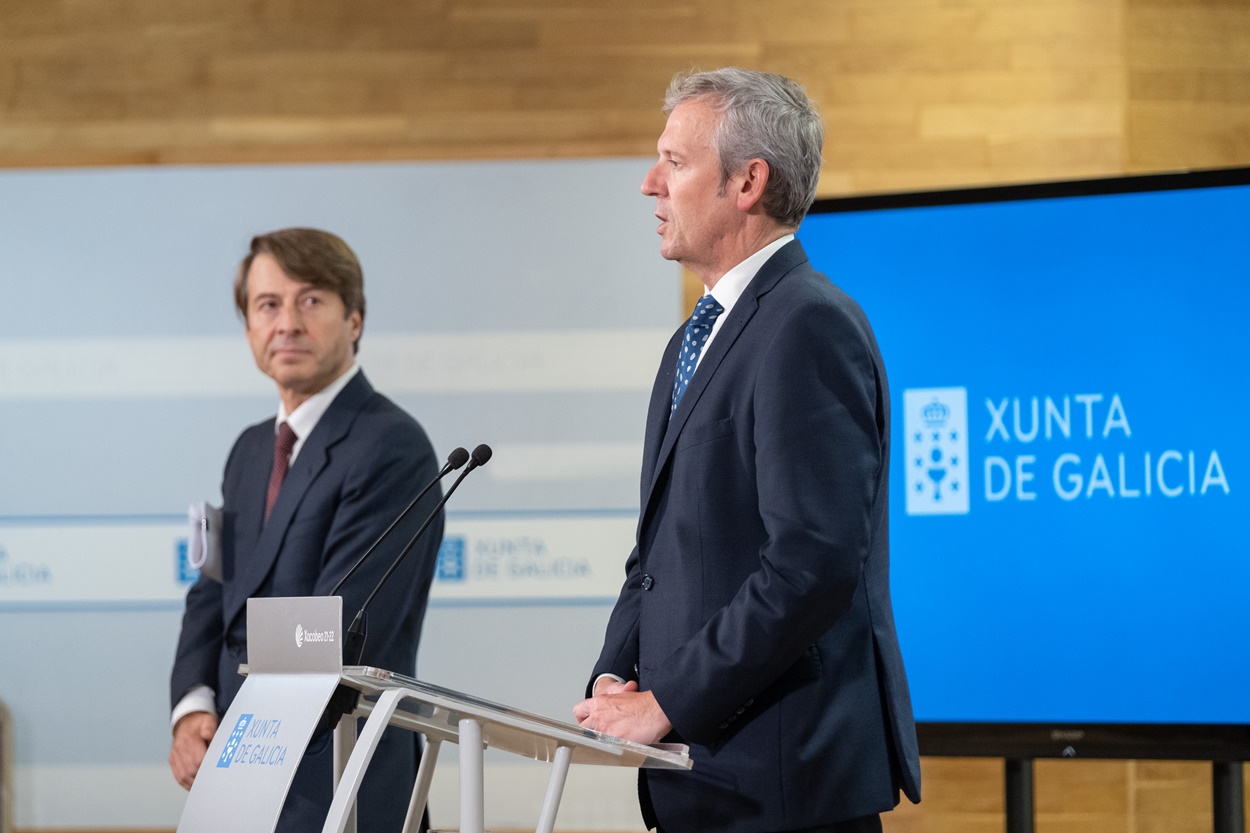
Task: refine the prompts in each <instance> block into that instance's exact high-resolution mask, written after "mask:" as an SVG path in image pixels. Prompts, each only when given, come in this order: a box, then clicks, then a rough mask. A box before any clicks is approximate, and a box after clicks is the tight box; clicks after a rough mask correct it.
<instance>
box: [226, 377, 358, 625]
mask: <svg viewBox="0 0 1250 833" xmlns="http://www.w3.org/2000/svg"><path fill="white" fill-rule="evenodd" d="M372 395H373V386H372V385H370V384H369V380H368V379H366V378H365V375H364V373H363V372H359V373H357V374H356V376H355V377H354V378H353V379H352V380H351V381H350V382H348V383H347V386H346V387H344V388H343V390H341V391H340V392H339V395H338V396H336V397H335V398H334V401H333V402H332V403H330V407H329V408H327V409H326V412H325V413H324V414H322V416H321V419H320V420H318V421H317V425H316V427H315V428H313V430H312V433H311V434H309V435H308V439H306V440H305V441H304V445H303V447H302V448H300V452H299V456H298V457H296V458H295V463H294V465H292V466H291V470H290V471H288V472H287V475H286V480H284V481H283V483H282V490H281V491H280V492H279V493H278V499H277V501H275V502H274V505H273V511H272V512H270V513H269V520H268V521H265V522H264V526H263V527H262V528H261V530H260V535H259V538H258V539H257V540H256V546H255V547H253V548H252V551H251V552H250V553H248V554H246V555H244V556H243V558H241V559H240V562H241V563H239V564H238V565H237V569H236V582H235V588H236V592H235V593H233V594H232V599H231V604H232V607H231V608H229V609H227V610H226V611H225V616H226V621H230V620H231V619H233V618H234V616H235V615H236V614H238V612H239V611H240V610H241V609H242V608H243V605H244V604H245V603H246V602H247V599H248V597H249V596H253V595H255V594H256V592H257V591H258V590H259V589H260V588H261V586H262V585H263V584H264V582H265V579H266V578H267V577H268V576H269V574H270V572H271V571H272V570H273V567H274V563H275V562H276V561H277V559H278V555H279V553H281V551H282V542H283V540H284V539H285V538H286V532H287V529H288V528H289V527H290V525H291V520H292V519H293V518H294V517H295V512H296V510H297V509H298V508H299V505H300V503H301V502H302V501H303V499H304V495H305V494H307V492H308V489H309V488H310V487H311V486H312V484H313V483H314V482H315V481H316V479H317V477H318V476H319V475H320V474H321V472H322V471H324V470H325V467H326V466H327V465H328V464H329V462H330V449H331V448H333V447H334V446H335V445H336V444H337V443H338V442H340V441H341V440H342V439H343V437H345V436H346V435H347V432H348V431H349V430H350V429H351V426H352V423H353V422H354V421H355V419H356V415H357V414H358V413H359V412H360V409H361V408H362V407H363V406H364V404H365V402H366V401H367V400H368V399H369V397H370V396H372ZM269 451H270V455H271V456H272V452H273V442H272V440H271V441H270V443H269ZM256 470H257V471H259V472H261V473H260V474H259V475H256V476H257V477H259V480H260V486H259V488H258V490H257V493H258V494H259V495H261V497H260V503H259V506H260V511H262V512H263V509H264V498H263V495H264V492H265V490H266V489H267V488H268V480H269V469H268V468H266V467H264V466H257V467H256ZM252 479H253V478H252V476H249V492H250V489H251V488H256V486H255V484H254V483H253V482H251V481H252Z"/></svg>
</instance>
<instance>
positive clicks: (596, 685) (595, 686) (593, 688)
mask: <svg viewBox="0 0 1250 833" xmlns="http://www.w3.org/2000/svg"><path fill="white" fill-rule="evenodd" d="M605 677H606V678H608V679H609V680H616V681H617V682H618V683H623V682H625V680H623V679H622V678H620V677H618V676H616V675H615V674H600V675H599V676H598V677H595V681H594V683H593V684H592V685H591V686H590V693H591V694H592V695H593V694H594V693H595V689H596V688H598V687H599V681H600V680H602V679H603V678H605Z"/></svg>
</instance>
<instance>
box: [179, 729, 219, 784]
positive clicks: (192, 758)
mask: <svg viewBox="0 0 1250 833" xmlns="http://www.w3.org/2000/svg"><path fill="white" fill-rule="evenodd" d="M216 732H217V715H215V714H212V713H211V712H191V713H190V714H188V715H187V716H185V717H183V718H182V719H181V720H179V721H178V723H177V724H176V725H175V726H174V742H173V744H172V745H171V746H170V747H169V769H170V770H171V771H172V772H173V773H174V778H175V779H176V780H177V781H178V783H179V784H181V785H182V787H183V789H188V790H189V789H191V784H192V783H194V781H195V773H197V772H199V771H200V762H201V761H203V760H204V753H206V752H208V744H209V743H210V742H211V741H212V739H213V735H214V734H215V733H216Z"/></svg>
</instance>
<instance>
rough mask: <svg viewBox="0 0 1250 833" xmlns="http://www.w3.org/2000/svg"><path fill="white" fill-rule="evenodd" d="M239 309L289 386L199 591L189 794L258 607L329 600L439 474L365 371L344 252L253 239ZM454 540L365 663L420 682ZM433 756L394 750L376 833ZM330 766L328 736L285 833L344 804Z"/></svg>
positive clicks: (179, 702)
mask: <svg viewBox="0 0 1250 833" xmlns="http://www.w3.org/2000/svg"><path fill="white" fill-rule="evenodd" d="M234 296H235V304H236V306H237V307H238V309H239V312H240V314H241V315H242V317H243V321H244V323H245V326H246V333H247V340H248V343H249V344H250V346H251V348H252V354H253V357H254V358H255V360H256V366H257V367H258V368H260V370H261V372H263V373H264V374H265V375H267V376H269V377H270V378H271V379H273V380H274V382H275V383H276V385H277V388H278V396H279V402H278V414H277V416H276V417H275V418H270V419H266V420H264V421H263V422H260V423H258V424H256V425H253V426H252V427H250V428H248V429H247V430H245V431H244V432H243V434H242V435H240V436H239V439H238V440H237V441H236V442H235V445H234V448H233V449H232V450H231V452H230V456H229V458H228V459H227V461H226V468H225V475H224V477H223V480H222V498H223V534H222V553H221V555H222V581H220V582H217V581H214V580H212V579H210V578H208V577H205V576H202V577H201V578H200V579H199V580H198V581H197V582H196V583H195V585H194V586H192V587H191V589H190V590H189V591H188V593H187V602H186V612H185V614H184V615H183V620H182V633H181V635H180V637H179V640H178V650H177V654H176V656H175V659H174V667H173V674H172V677H171V696H172V703H173V714H172V726H173V743H172V746H171V749H170V754H169V765H170V769H171V770H172V771H173V774H174V777H175V778H176V779H177V780H178V783H180V784H181V785H182V786H184V787H186V788H188V789H190V787H191V784H192V782H193V781H194V779H195V774H196V772H197V770H198V769H199V766H200V763H201V761H202V760H203V758H204V754H205V752H206V751H207V748H208V744H209V741H210V740H211V739H212V737H213V733H214V732H215V731H216V728H217V722H218V720H219V719H220V717H221V716H222V715H223V714H225V712H226V709H227V708H229V706H230V702H231V700H233V699H234V696H235V694H236V693H237V692H238V690H239V687H240V685H241V684H242V678H241V677H240V676H239V674H238V673H237V668H238V666H239V664H240V663H244V662H247V607H246V603H247V599H248V598H249V597H252V596H317V595H325V594H326V593H328V592H329V591H330V590H331V588H332V587H333V586H334V585H335V583H336V582H337V581H338V580H339V579H340V578H341V577H342V576H343V575H344V574H345V573H346V572H347V570H348V568H349V567H350V566H351V565H352V564H353V563H354V562H355V561H356V559H358V558H359V557H360V556H361V555H362V554H363V553H364V552H365V550H366V549H367V548H368V547H369V545H370V544H371V543H372V542H373V541H374V540H375V539H376V538H377V537H378V535H380V534H381V532H382V531H383V530H384V529H386V527H387V526H388V525H389V523H390V522H391V521H392V520H393V519H394V518H395V517H397V516H398V515H399V514H400V512H401V511H402V510H403V508H404V507H405V506H406V505H407V503H408V501H409V500H411V498H412V496H413V495H414V494H415V493H416V492H417V490H418V489H420V488H421V487H422V486H423V485H424V484H425V483H427V482H429V481H430V480H432V479H433V478H434V476H435V475H436V474H437V473H438V471H439V463H438V461H437V459H436V457H435V454H434V449H433V447H432V446H431V444H430V441H429V438H428V437H427V436H426V434H425V432H424V430H422V428H421V426H420V425H418V424H417V423H416V421H415V420H413V419H412V417H411V416H409V415H408V414H407V413H405V412H404V411H403V410H402V409H400V408H399V407H398V406H397V405H395V404H394V403H393V402H391V401H390V400H389V399H387V398H386V397H385V396H383V395H382V394H380V393H378V392H376V391H375V390H374V389H373V387H372V386H371V385H370V384H369V381H368V380H367V379H366V378H365V375H364V373H363V372H361V370H360V367H359V366H358V365H357V364H356V349H357V346H358V344H359V341H360V335H361V332H362V330H363V327H364V317H365V296H364V278H363V274H362V272H361V268H360V263H359V261H358V260H357V258H356V255H355V253H354V252H352V250H351V248H349V247H348V245H347V244H346V243H345V242H343V240H341V239H340V238H338V237H336V236H335V235H333V234H330V233H328V232H325V231H320V230H318V229H307V228H289V229H282V230H280V231H275V232H271V233H269V234H264V235H260V236H258V237H255V238H253V240H252V243H251V248H250V251H249V252H248V254H247V256H246V257H245V258H244V259H243V262H242V264H241V265H240V267H239V271H238V274H237V276H236V278H235V285H234ZM439 497H440V494H439V490H438V489H433V490H431V492H430V493H429V494H428V495H427V496H426V497H425V498H424V499H423V506H418V507H417V508H416V509H415V511H413V512H412V513H410V514H409V516H408V518H407V519H406V520H405V524H404V525H401V527H399V528H397V529H396V532H395V534H394V535H393V536H391V537H390V538H388V540H387V543H386V544H384V545H383V546H382V547H380V548H379V549H378V550H377V551H376V552H374V553H373V555H372V556H371V557H370V559H369V560H368V561H366V562H365V564H364V566H363V567H362V568H361V570H360V571H359V572H358V573H356V574H355V575H354V576H353V577H352V578H351V579H350V580H349V581H348V582H347V583H346V584H345V586H344V587H343V588H342V589H341V591H340V594H341V595H342V596H343V609H344V611H355V610H357V609H359V607H360V605H361V603H362V602H363V600H364V598H365V596H366V595H367V594H368V593H369V591H370V590H372V589H373V586H374V585H375V584H376V583H377V581H378V579H379V578H380V577H381V575H382V573H383V572H384V571H385V570H386V568H387V567H388V566H390V564H391V562H392V561H393V560H394V558H395V557H396V556H397V555H398V551H399V549H400V548H401V547H402V546H403V545H404V543H405V541H406V540H407V538H408V537H409V536H410V535H411V534H412V533H413V532H415V529H416V527H417V526H418V525H419V524H420V523H421V521H422V520H423V519H424V518H425V517H426V516H427V515H428V514H429V512H430V511H432V510H433V507H434V505H435V504H436V503H437V501H438V499H439ZM407 527H411V528H407ZM441 540H442V517H441V516H440V517H439V518H438V520H437V521H436V523H435V524H433V525H431V527H430V529H429V530H427V534H426V535H425V536H424V537H423V539H422V540H421V541H420V542H419V543H418V545H417V547H416V548H414V550H413V551H412V552H411V553H410V554H409V556H408V557H407V558H406V559H405V561H404V562H403V564H402V565H401V566H400V567H399V569H398V570H397V571H396V572H395V573H394V574H393V575H392V576H391V577H390V579H389V580H388V581H387V584H386V586H385V587H384V588H383V589H382V590H381V592H380V593H379V594H378V596H377V598H376V599H375V600H374V602H373V603H372V604H371V605H370V608H369V610H370V614H371V617H370V620H371V621H370V625H371V630H372V632H373V634H374V638H373V639H371V640H369V641H368V642H367V643H366V645H365V650H364V656H363V659H362V662H363V664H365V665H373V666H378V667H381V668H386V669H388V670H391V671H396V672H398V673H401V674H406V675H410V676H411V675H415V673H416V654H417V641H418V638H419V636H420V633H421V622H422V619H423V618H424V616H425V608H426V599H427V596H428V594H429V590H430V584H431V582H432V580H433V575H434V567H435V561H436V559H437V553H438V547H439V543H440V542H441ZM419 754H420V753H419V749H418V746H417V739H416V736H415V735H414V734H412V733H409V732H403V731H400V730H391V731H390V732H388V733H387V736H385V737H384V738H383V741H382V745H381V747H379V750H378V752H377V753H376V754H375V756H374V765H373V766H372V767H370V769H369V774H368V777H366V779H365V781H364V784H363V785H362V788H361V793H360V797H359V803H358V806H359V823H360V827H359V829H360V830H361V831H362V833H365V832H367V831H384V830H385V831H391V830H398V829H400V827H401V825H402V823H403V820H404V817H405V814H406V812H407V806H408V797H409V795H410V794H411V790H412V783H413V780H414V778H415V775H416V765H417V758H418V757H419ZM331 758H332V743H331V733H330V732H328V731H326V732H323V733H321V734H320V735H319V736H317V737H314V739H313V741H312V744H311V745H310V747H309V749H308V752H307V753H306V754H305V756H304V759H303V760H302V761H301V763H300V766H299V769H298V771H297V773H296V776H295V781H294V783H293V784H292V786H291V790H290V792H289V793H288V795H287V800H286V805H285V806H284V808H283V810H282V815H281V818H280V820H279V823H278V828H277V829H278V830H280V831H284V833H302V832H303V831H308V830H319V829H321V825H322V823H323V821H324V819H325V815H326V812H327V810H328V809H329V806H330V801H331V798H332V797H333V789H332V781H331V779H332V771H331Z"/></svg>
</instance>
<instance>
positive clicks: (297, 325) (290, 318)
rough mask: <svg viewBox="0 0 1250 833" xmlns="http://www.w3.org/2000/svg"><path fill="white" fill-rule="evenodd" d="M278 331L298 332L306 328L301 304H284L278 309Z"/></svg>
mask: <svg viewBox="0 0 1250 833" xmlns="http://www.w3.org/2000/svg"><path fill="white" fill-rule="evenodd" d="M277 325H278V330H279V331H280V332H284V333H285V332H298V331H300V330H302V329H303V328H304V317H303V315H302V314H301V313H300V308H299V304H297V303H289V304H283V305H282V306H281V307H280V308H279V309H278V320H277Z"/></svg>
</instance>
